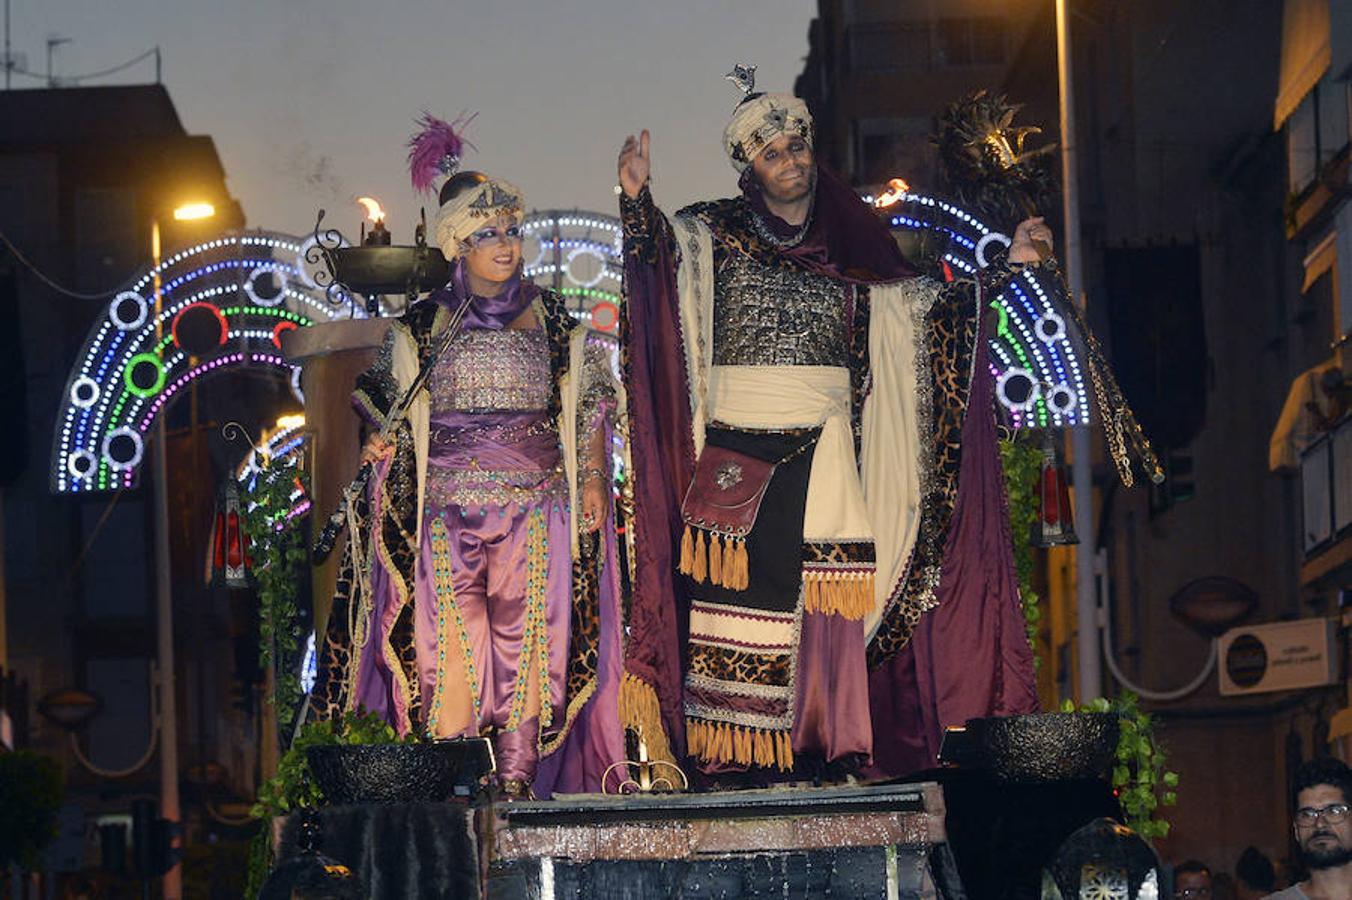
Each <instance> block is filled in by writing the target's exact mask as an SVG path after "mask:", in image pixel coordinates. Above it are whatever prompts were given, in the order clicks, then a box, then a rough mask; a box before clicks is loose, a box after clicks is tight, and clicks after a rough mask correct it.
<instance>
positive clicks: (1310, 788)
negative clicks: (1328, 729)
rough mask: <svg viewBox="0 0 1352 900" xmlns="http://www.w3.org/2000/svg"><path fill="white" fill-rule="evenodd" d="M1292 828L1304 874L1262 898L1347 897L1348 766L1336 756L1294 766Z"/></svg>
mask: <svg viewBox="0 0 1352 900" xmlns="http://www.w3.org/2000/svg"><path fill="white" fill-rule="evenodd" d="M1292 793H1293V794H1294V797H1295V809H1296V812H1295V816H1294V820H1293V821H1292V823H1291V826H1292V828H1293V829H1294V831H1295V838H1296V848H1297V852H1298V853H1299V855H1300V861H1301V862H1302V863H1304V865H1305V868H1306V869H1307V870H1308V871H1309V878H1308V879H1306V880H1305V881H1301V882H1298V883H1296V884H1293V885H1292V886H1291V887H1289V888H1286V889H1285V890H1282V891H1278V892H1276V893H1275V894H1269V895H1268V900H1352V821H1349V820H1348V810H1349V806H1348V800H1349V798H1352V770H1349V769H1348V767H1347V766H1345V765H1344V764H1343V763H1342V762H1340V761H1338V760H1336V759H1329V758H1325V759H1314V760H1310V761H1309V762H1306V763H1303V764H1302V765H1301V766H1300V768H1299V769H1297V770H1296V777H1295V784H1293V785H1292Z"/></svg>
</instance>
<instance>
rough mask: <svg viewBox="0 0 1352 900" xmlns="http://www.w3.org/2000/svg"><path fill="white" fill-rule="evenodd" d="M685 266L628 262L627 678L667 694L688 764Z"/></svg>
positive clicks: (675, 746) (661, 260)
mask: <svg viewBox="0 0 1352 900" xmlns="http://www.w3.org/2000/svg"><path fill="white" fill-rule="evenodd" d="M675 273H676V259H675V256H674V255H673V254H672V252H671V249H670V248H669V247H668V246H667V243H666V242H665V241H660V242H659V246H658V252H657V260H656V263H655V264H653V265H647V264H645V263H643V262H642V261H640V260H639V259H638V258H637V257H636V256H635V255H634V254H632V253H627V254H625V263H624V284H625V290H626V294H625V304H624V311H625V318H624V320H623V326H622V327H623V334H622V338H623V341H624V343H625V349H626V351H627V353H626V355H627V357H628V368H627V370H626V372H625V376H626V377H627V378H628V380H629V384H628V394H629V413H630V416H629V452H630V456H631V458H632V460H633V463H634V475H633V484H634V561H633V571H634V579H633V583H632V585H631V599H630V604H629V642H628V644H627V645H626V646H625V656H624V669H625V672H626V674H628V675H632V676H633V677H635V678H637V679H639V680H640V681H642V682H644V683H645V684H647V685H649V686H651V687H652V688H653V690H654V691H655V692H656V694H657V700H658V703H659V704H660V706H661V714H662V725H663V728H665V730H666V733H667V737H668V739H669V740H670V741H671V749H672V752H673V753H674V754H676V757H677V758H678V759H679V758H680V757H683V756H684V755H685V713H684V705H683V702H682V696H681V690H682V682H683V679H682V674H681V647H682V646H684V643H685V630H686V626H685V623H686V621H687V616H688V605H687V603H686V600H685V598H684V596H683V595H682V592H681V591H680V590H679V589H678V586H677V573H676V559H675V557H674V550H675V546H676V544H675V542H676V537H677V536H678V535H679V534H680V533H681V531H680V529H681V496H682V494H683V493H684V491H685V489H686V486H687V485H689V484H690V478H691V476H692V475H693V474H694V471H695V447H694V439H693V437H692V435H691V413H690V401H689V394H688V393H687V391H688V384H687V381H686V372H685V351H684V349H683V348H684V344H683V342H682V338H681V327H680V322H679V320H678V318H677V316H678V299H677V294H676V276H675Z"/></svg>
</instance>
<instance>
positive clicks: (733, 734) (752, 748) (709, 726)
mask: <svg viewBox="0 0 1352 900" xmlns="http://www.w3.org/2000/svg"><path fill="white" fill-rule="evenodd" d="M685 733H686V738H687V740H689V742H690V755H691V756H694V757H698V758H699V759H700V761H702V762H721V763H736V764H737V765H739V766H760V767H761V768H766V769H768V768H771V767H773V768H777V769H779V770H780V771H781V772H789V771H792V770H793V741H792V738H791V737H790V734H789V732H788V731H768V730H766V729H764V728H747V727H745V726H743V725H732V724H730V723H728V722H710V721H707V720H705V719H689V718H688V719H686V720H685Z"/></svg>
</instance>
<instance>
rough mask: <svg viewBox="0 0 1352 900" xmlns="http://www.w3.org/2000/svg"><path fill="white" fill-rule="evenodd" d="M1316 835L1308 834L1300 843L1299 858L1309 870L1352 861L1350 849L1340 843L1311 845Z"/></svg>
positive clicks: (1330, 867)
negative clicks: (1308, 836)
mask: <svg viewBox="0 0 1352 900" xmlns="http://www.w3.org/2000/svg"><path fill="white" fill-rule="evenodd" d="M1315 837H1316V836H1315V835H1310V838H1309V840H1308V841H1306V842H1305V843H1304V844H1301V845H1300V860H1301V862H1303V863H1305V867H1306V868H1308V869H1310V870H1311V871H1318V870H1322V869H1336V868H1338V867H1339V866H1345V865H1347V864H1348V863H1352V850H1349V849H1348V848H1347V847H1344V846H1343V845H1342V844H1334V845H1332V846H1324V847H1311V846H1309V844H1310V842H1311V841H1313V840H1314V838H1315Z"/></svg>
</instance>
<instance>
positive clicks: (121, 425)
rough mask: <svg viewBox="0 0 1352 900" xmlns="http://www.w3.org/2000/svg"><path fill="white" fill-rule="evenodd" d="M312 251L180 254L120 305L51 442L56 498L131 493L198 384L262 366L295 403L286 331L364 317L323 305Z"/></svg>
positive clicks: (85, 362)
mask: <svg viewBox="0 0 1352 900" xmlns="http://www.w3.org/2000/svg"><path fill="white" fill-rule="evenodd" d="M314 243H315V239H314V238H313V237H309V238H298V237H293V236H290V235H285V234H277V233H272V232H265V231H250V232H231V233H228V234H224V235H222V236H220V237H217V238H215V239H213V240H209V241H205V242H203V243H200V244H196V245H194V246H191V247H188V248H186V249H184V250H181V251H179V252H177V253H175V254H173V255H172V256H170V257H168V258H167V259H165V260H163V262H162V263H161V265H160V266H159V267H158V268H157V269H156V268H149V269H147V270H146V271H144V272H143V273H141V274H140V275H139V276H138V277H136V278H135V279H134V280H133V281H132V283H131V284H130V285H128V286H127V288H126V289H125V290H123V291H121V292H119V293H118V294H117V295H116V296H115V297H113V299H112V301H111V302H110V303H109V304H108V305H107V306H106V307H104V308H103V310H102V311H101V313H100V314H99V316H98V317H97V319H95V321H94V323H93V325H92V326H91V327H90V330H89V333H88V335H87V337H86V338H85V342H84V347H83V348H82V349H81V351H80V355H79V357H78V358H77V360H76V362H75V365H74V366H73V367H72V369H71V372H70V376H69V377H68V378H67V380H66V389H65V391H64V392H63V394H62V400H61V408H60V410H59V411H58V413H57V420H56V429H55V434H54V435H53V438H52V465H51V487H52V490H53V491H55V492H57V493H79V492H84V491H108V490H116V489H118V488H124V487H132V486H134V485H135V484H136V482H137V478H138V473H139V470H140V465H141V457H142V453H143V451H144V448H145V445H146V443H147V442H148V435H149V432H150V428H151V426H152V425H153V424H154V422H155V419H156V417H157V416H158V415H159V414H160V412H161V411H162V410H163V409H164V407H165V405H166V404H167V403H169V402H170V401H172V400H173V399H174V397H175V396H176V395H177V394H178V393H179V392H180V391H182V390H183V389H184V388H186V387H187V386H188V385H190V384H192V383H193V382H194V381H196V380H198V379H200V378H204V377H208V376H213V375H217V374H220V373H222V372H226V371H229V370H231V369H233V368H238V367H248V368H255V369H263V370H267V371H271V372H275V373H276V374H278V375H279V376H280V377H285V378H289V379H290V381H291V385H292V390H293V391H295V392H296V394H297V396H299V394H300V386H299V385H300V367H299V366H293V365H292V364H290V363H289V362H287V361H286V360H285V359H284V358H283V356H282V352H281V337H282V334H283V333H284V332H286V331H288V330H290V329H293V328H302V327H305V326H307V325H311V324H315V323H318V322H327V321H331V320H333V319H337V318H350V317H353V316H356V317H358V318H361V317H364V315H365V314H364V313H363V312H362V310H361V309H360V308H359V307H358V306H357V305H354V304H351V303H350V302H349V300H348V298H346V297H343V296H341V295H339V296H337V297H335V300H337V301H341V302H337V303H331V302H330V301H329V300H327V299H326V297H325V291H324V289H323V288H322V287H320V286H319V285H318V284H317V283H316V282H315V275H316V273H317V272H318V271H319V267H320V266H322V261H321V260H320V259H319V257H318V255H317V254H315V253H311V252H310V251H311V249H312V247H313V246H314ZM307 257H309V258H308V259H307ZM157 277H158V279H159V283H160V294H161V300H162V304H161V305H162V309H163V312H162V313H161V314H160V315H159V316H158V319H157V317H156V314H155V309H156V304H155V283H156V278H157ZM157 334H158V335H159V336H158V337H157ZM189 350H195V351H197V352H189Z"/></svg>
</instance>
